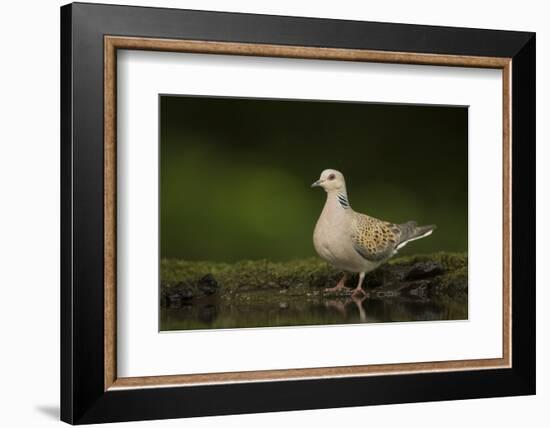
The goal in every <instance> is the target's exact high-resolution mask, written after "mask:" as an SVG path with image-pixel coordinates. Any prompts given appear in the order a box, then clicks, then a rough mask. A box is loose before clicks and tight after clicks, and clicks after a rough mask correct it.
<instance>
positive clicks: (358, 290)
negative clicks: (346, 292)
mask: <svg viewBox="0 0 550 428" xmlns="http://www.w3.org/2000/svg"><path fill="white" fill-rule="evenodd" d="M351 295H352V296H353V297H361V296H366V295H367V293H365V290H363V289H362V288H361V287H356V288H354V289H353V292H352V293H351Z"/></svg>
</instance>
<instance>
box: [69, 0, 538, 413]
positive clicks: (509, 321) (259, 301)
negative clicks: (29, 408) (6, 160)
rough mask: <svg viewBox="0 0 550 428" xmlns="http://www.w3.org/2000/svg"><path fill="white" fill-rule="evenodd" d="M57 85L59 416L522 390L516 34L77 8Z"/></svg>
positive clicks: (520, 52) (531, 271)
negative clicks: (59, 88) (59, 152)
mask: <svg viewBox="0 0 550 428" xmlns="http://www.w3.org/2000/svg"><path fill="white" fill-rule="evenodd" d="M107 18H108V19H107ZM61 83H62V85H61V105H62V111H61V130H62V135H61V157H62V159H61V164H62V171H61V192H62V207H61V213H62V219H61V221H62V234H61V244H62V245H61V247H62V265H61V273H62V282H61V339H62V343H61V359H62V360H61V367H62V370H61V390H62V391H61V417H62V420H64V421H66V422H69V423H72V424H85V423H98V422H115V421H129V420H144V419H161V418H177V417H190V416H201V415H222V414H231V413H233V414H235V413H251V412H269V411H282V410H298V409H315V408H327V407H344V406H360V405H372V404H387V403H405V402H417V401H434V400H451V399H464V398H477V397H495V396H510V395H526V394H534V393H535V278H534V276H535V258H534V253H535V196H534V192H535V185H534V179H535V35H534V34H533V33H526V32H511V31H496V30H481V29H465V28H447V27H434V26H417V25H407V24H390V23H372V22H356V21H339V20H327V19H312V18H294V17H281V16H266V15H249V14H234V13H221V12H205V11H191V10H176V9H157V8H140V7H128V6H112V5H111V6H109V5H92V4H79V3H75V4H70V5H67V6H63V7H62V8H61Z"/></svg>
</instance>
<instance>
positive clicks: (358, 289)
mask: <svg viewBox="0 0 550 428" xmlns="http://www.w3.org/2000/svg"><path fill="white" fill-rule="evenodd" d="M364 279H365V272H360V273H359V281H358V282H357V287H355V288H354V289H353V293H352V294H353V295H354V296H356V295H359V294H363V295H364V294H365V292H364V291H363V289H362V288H361V285H362V284H363V280H364Z"/></svg>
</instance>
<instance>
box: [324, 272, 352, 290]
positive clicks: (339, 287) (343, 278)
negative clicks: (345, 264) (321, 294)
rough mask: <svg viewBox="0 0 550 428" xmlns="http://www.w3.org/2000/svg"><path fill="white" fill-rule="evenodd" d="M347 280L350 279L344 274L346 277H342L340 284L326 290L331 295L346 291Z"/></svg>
mask: <svg viewBox="0 0 550 428" xmlns="http://www.w3.org/2000/svg"><path fill="white" fill-rule="evenodd" d="M347 278H348V275H347V274H346V273H344V275H343V276H342V278H341V279H340V281H338V284H336V286H335V287H331V288H325V291H327V292H329V293H333V292H335V291H341V290H344V289H345V288H346V279H347Z"/></svg>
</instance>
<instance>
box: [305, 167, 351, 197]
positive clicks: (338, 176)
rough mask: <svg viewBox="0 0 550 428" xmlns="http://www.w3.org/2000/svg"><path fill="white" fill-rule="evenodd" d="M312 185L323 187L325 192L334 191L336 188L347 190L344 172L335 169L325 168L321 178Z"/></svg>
mask: <svg viewBox="0 0 550 428" xmlns="http://www.w3.org/2000/svg"><path fill="white" fill-rule="evenodd" d="M311 187H322V188H323V189H325V192H327V193H328V192H332V191H335V190H345V188H346V181H345V180H344V174H342V173H341V172H340V171H336V170H335V169H325V170H324V171H323V172H322V173H321V176H320V177H319V180H317V181H316V182H315V183H313V184H312V185H311Z"/></svg>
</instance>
